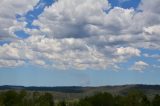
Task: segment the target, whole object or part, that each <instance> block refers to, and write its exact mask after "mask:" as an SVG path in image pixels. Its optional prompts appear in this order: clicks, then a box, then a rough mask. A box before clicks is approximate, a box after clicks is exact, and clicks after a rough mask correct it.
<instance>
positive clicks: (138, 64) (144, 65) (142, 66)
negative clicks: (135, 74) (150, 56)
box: [131, 61, 149, 71]
mask: <svg viewBox="0 0 160 106" xmlns="http://www.w3.org/2000/svg"><path fill="white" fill-rule="evenodd" d="M148 66H149V64H147V63H145V62H143V61H137V62H135V63H134V65H133V66H132V67H131V70H135V71H143V70H145V69H146V68H147V67H148Z"/></svg>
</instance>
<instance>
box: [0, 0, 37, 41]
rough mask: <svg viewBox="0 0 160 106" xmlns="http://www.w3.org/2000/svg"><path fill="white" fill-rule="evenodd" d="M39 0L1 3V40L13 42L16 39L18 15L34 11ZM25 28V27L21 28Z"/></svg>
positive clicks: (12, 0)
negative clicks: (14, 31)
mask: <svg viewBox="0 0 160 106" xmlns="http://www.w3.org/2000/svg"><path fill="white" fill-rule="evenodd" d="M37 2H38V0H29V1H28V0H1V1H0V38H2V37H3V40H6V39H8V40H11V39H13V38H15V35H14V33H13V27H15V26H16V25H15V22H16V15H24V14H25V13H26V12H27V11H29V10H32V9H33V6H34V5H36V3H37ZM21 27H23V26H21Z"/></svg>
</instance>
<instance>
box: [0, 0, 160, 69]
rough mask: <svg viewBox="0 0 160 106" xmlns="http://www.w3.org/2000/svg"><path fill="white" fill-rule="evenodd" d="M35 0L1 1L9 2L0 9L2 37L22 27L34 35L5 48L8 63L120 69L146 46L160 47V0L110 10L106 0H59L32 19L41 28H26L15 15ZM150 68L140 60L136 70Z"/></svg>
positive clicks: (0, 50)
mask: <svg viewBox="0 0 160 106" xmlns="http://www.w3.org/2000/svg"><path fill="white" fill-rule="evenodd" d="M35 3H36V1H29V2H28V1H26V0H22V1H19V2H18V3H17V1H15V0H13V1H11V0H7V1H4V0H3V1H1V3H0V5H2V4H3V5H6V7H5V6H1V7H0V13H3V14H1V15H0V24H1V26H0V39H3V38H7V37H10V36H13V32H14V31H16V30H19V29H21V28H22V29H23V30H24V31H26V32H27V33H29V34H30V35H31V36H30V37H29V38H27V39H24V40H22V39H21V40H17V41H13V42H12V43H10V44H8V45H7V44H6V45H3V46H0V59H1V60H4V64H6V66H17V65H15V64H13V62H18V61H24V62H25V63H26V64H27V63H29V64H37V65H48V66H53V67H56V68H63V69H68V68H76V69H87V68H92V69H95V68H97V69H106V68H114V69H119V66H118V64H119V63H122V62H127V61H128V59H129V58H132V57H135V56H138V57H140V56H141V51H140V50H141V48H145V49H148V50H150V49H156V50H160V37H159V25H160V15H159V13H158V10H157V9H156V8H159V7H158V6H159V5H157V4H158V3H159V0H155V2H152V3H151V4H150V0H142V3H141V4H140V5H139V7H138V9H140V10H142V12H137V11H135V10H134V9H133V8H130V9H123V8H120V7H115V8H113V9H111V10H110V11H108V12H106V10H108V9H110V4H109V3H108V2H107V1H106V0H58V1H57V2H55V3H54V4H52V5H51V6H49V7H46V8H45V10H44V12H43V13H42V14H41V15H40V16H39V17H38V19H37V20H35V21H34V22H33V24H34V25H38V26H39V27H40V29H27V28H24V27H25V25H26V23H25V22H17V21H15V15H16V14H24V13H26V11H28V10H30V9H32V8H31V7H33V5H35ZM149 4H150V8H147V7H148V5H149ZM17 5H18V8H17ZM10 7H11V8H10ZM5 8H7V9H5ZM155 9H156V10H155ZM2 10H5V11H6V12H4V11H2ZM12 11H13V12H12ZM9 13H10V14H9ZM8 61H10V62H11V63H12V64H10V65H8V64H9V63H8ZM1 62H2V61H1ZM1 64H2V63H1ZM18 65H20V64H18ZM4 66H5V65H4ZM146 66H148V64H147V63H145V62H142V61H139V62H136V63H135V64H134V66H133V69H135V70H138V71H141V70H143V69H145V67H146Z"/></svg>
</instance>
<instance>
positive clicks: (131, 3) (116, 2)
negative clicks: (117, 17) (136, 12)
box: [108, 0, 141, 9]
mask: <svg viewBox="0 0 160 106" xmlns="http://www.w3.org/2000/svg"><path fill="white" fill-rule="evenodd" d="M108 1H109V3H111V6H112V8H114V7H122V8H125V9H127V8H134V9H136V8H137V7H138V5H139V4H140V2H141V0H108Z"/></svg>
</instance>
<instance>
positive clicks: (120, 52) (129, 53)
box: [116, 47, 141, 56]
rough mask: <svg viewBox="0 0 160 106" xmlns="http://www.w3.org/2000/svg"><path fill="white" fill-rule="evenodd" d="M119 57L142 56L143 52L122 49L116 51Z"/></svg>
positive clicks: (131, 48)
mask: <svg viewBox="0 0 160 106" xmlns="http://www.w3.org/2000/svg"><path fill="white" fill-rule="evenodd" d="M116 54H117V55H127V56H140V54H141V51H140V50H138V49H136V48H133V47H120V48H117V50H116Z"/></svg>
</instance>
